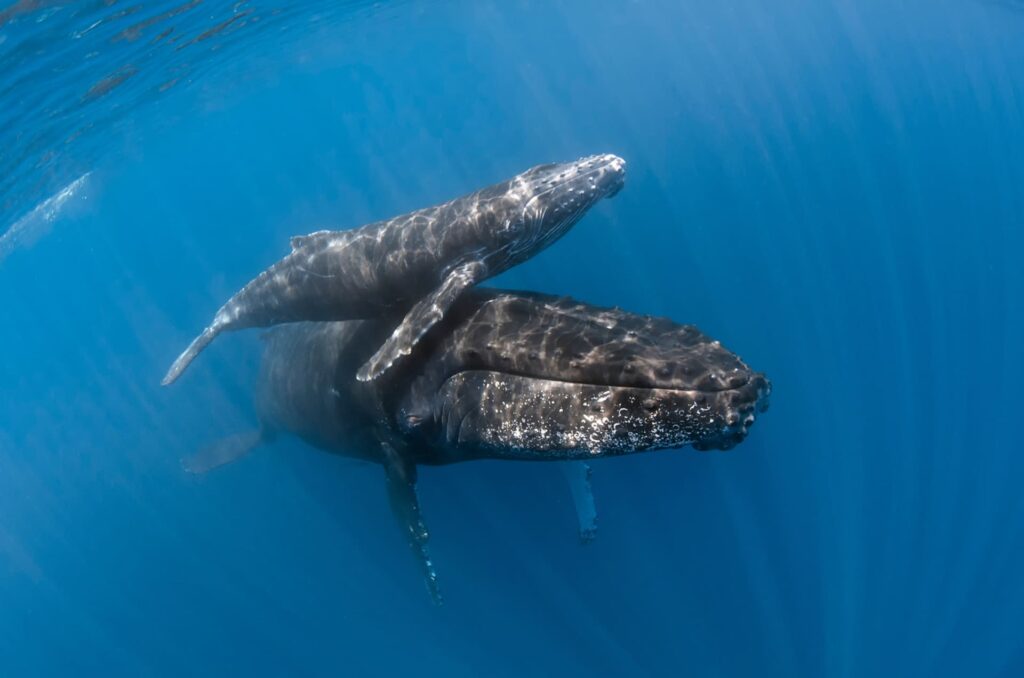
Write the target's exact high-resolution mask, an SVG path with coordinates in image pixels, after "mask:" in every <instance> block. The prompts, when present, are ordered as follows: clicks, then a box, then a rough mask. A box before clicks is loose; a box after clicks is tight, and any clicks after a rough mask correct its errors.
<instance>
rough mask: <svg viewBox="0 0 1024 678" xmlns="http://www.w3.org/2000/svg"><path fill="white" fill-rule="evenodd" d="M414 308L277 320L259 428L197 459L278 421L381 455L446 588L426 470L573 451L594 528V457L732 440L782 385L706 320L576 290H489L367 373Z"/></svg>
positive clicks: (197, 463) (424, 564)
mask: <svg viewBox="0 0 1024 678" xmlns="http://www.w3.org/2000/svg"><path fill="white" fill-rule="evenodd" d="M401 322H402V315H401V313H395V314H393V315H391V316H384V317H380V318H375V319H371V320H356V321H345V322H304V323H295V324H290V325H284V326H281V327H276V328H273V329H271V330H269V331H268V332H267V333H266V334H265V337H264V338H265V347H264V354H263V358H262V362H261V368H260V377H259V380H258V383H257V387H256V397H255V401H256V410H257V413H258V416H259V420H260V427H259V429H258V430H255V431H252V432H249V433H242V434H237V435H235V436H232V437H230V438H227V439H225V440H224V441H222V442H220V443H217V444H215V445H213V446H211V447H210V448H207V449H206V450H204V451H201V452H200V453H198V454H197V455H196V456H195V457H194V458H193V459H190V460H188V461H187V462H186V469H188V470H190V471H193V472H203V471H206V470H209V469H210V468H213V467H215V466H219V465H221V464H225V463H227V462H229V461H232V460H234V459H237V458H239V457H241V456H242V455H244V454H245V453H247V452H248V451H250V450H251V449H253V448H254V447H256V446H258V445H259V444H260V443H262V442H265V441H267V440H269V439H270V438H271V437H273V436H274V435H275V434H277V433H290V434H293V435H296V436H298V437H300V438H301V439H303V440H305V441H306V442H307V443H309V444H311V445H313V446H315V447H318V448H320V449H322V450H326V451H328V452H332V453H335V454H339V455H343V456H347V457H352V458H356V459H361V460H364V461H369V462H373V463H376V464H380V465H381V466H382V467H383V469H384V476H385V485H386V487H387V492H388V496H389V499H390V504H391V508H392V511H393V513H394V515H395V517H396V519H397V520H398V523H399V526H400V527H401V529H402V531H403V533H404V534H405V535H406V538H407V541H408V544H409V546H410V547H411V549H412V551H413V553H414V555H415V556H416V559H417V562H418V564H419V567H420V570H421V571H422V574H423V577H424V580H425V582H426V585H427V589H428V591H429V593H430V595H431V597H432V599H433V600H434V601H435V602H436V603H440V602H441V593H440V588H439V585H438V580H437V574H436V572H435V568H434V565H433V563H432V561H431V559H430V556H429V553H428V550H427V541H428V538H429V533H428V530H427V527H426V523H425V521H424V520H423V517H422V513H421V510H420V506H419V501H418V499H417V496H416V468H417V466H420V465H443V464H453V463H458V462H465V461H471V460H476V459H509V460H528V461H563V462H567V463H566V464H562V466H563V468H564V469H565V471H566V475H567V477H568V478H569V481H570V484H571V487H572V491H573V499H574V503H575V505H576V507H577V511H578V518H579V523H580V537H581V538H582V539H583V540H585V541H586V540H588V539H590V538H592V537H593V531H594V528H595V517H596V512H595V508H594V501H593V496H592V494H591V492H590V468H589V466H587V465H586V463H587V462H589V461H590V460H593V459H596V458H600V457H607V456H613V455H624V454H633V453H638V452H643V451H647V450H659V449H671V448H679V447H683V446H686V445H690V446H693V447H694V448H696V449H699V450H710V449H722V450H726V449H729V448H731V447H733V446H734V445H736V444H737V443H739V442H741V441H742V440H743V439H744V438H745V437H746V435H747V434H748V432H749V430H750V427H751V425H752V424H753V423H754V420H755V418H756V416H757V413H758V412H761V411H763V410H764V409H766V408H767V405H768V396H769V393H770V390H771V386H770V383H769V382H768V380H767V379H766V378H765V376H764V375H763V374H761V373H758V372H754V371H753V370H751V369H750V368H749V367H748V366H747V365H746V364H745V363H744V362H743V361H742V360H741V359H740V358H739V357H737V356H736V355H735V354H733V353H731V352H730V351H728V350H727V349H725V348H724V347H723V346H722V345H721V344H720V343H719V342H718V341H715V340H713V339H711V338H710V337H708V336H707V335H705V334H703V333H702V332H701V331H700V330H698V329H697V328H696V327H693V326H690V325H681V324H677V323H675V322H672V321H671V320H667V319H663V318H654V317H650V316H641V315H636V314H633V313H629V312H626V311H623V310H620V309H614V308H601V307H597V306H592V305H589V304H585V303H581V302H578V301H574V300H572V299H569V298H564V297H562V298H556V297H552V296H547V295H542V294H536V293H529V292H508V291H500V290H492V289H487V288H474V289H473V290H470V291H468V292H467V293H466V294H464V295H461V296H460V297H459V298H458V299H456V300H455V301H454V303H453V305H452V307H451V309H450V310H449V312H448V313H447V314H445V316H444V317H443V318H442V319H440V320H439V321H438V322H437V323H436V324H435V326H434V327H433V328H431V330H430V331H429V332H427V333H426V335H425V336H424V337H423V339H422V340H421V341H420V342H419V343H418V344H417V345H416V346H415V347H414V348H413V350H412V352H411V354H410V356H409V359H407V360H404V361H402V362H401V363H400V364H398V365H396V366H395V369H393V370H390V371H389V372H388V373H387V374H385V375H383V376H382V377H381V378H380V379H376V380H373V381H369V382H363V381H359V380H358V379H357V378H356V373H357V371H358V370H359V368H360V366H361V365H362V364H363V363H364V362H365V361H366V359H367V357H368V356H369V355H370V354H372V353H373V351H374V350H376V348H377V347H378V346H379V345H380V342H381V340H382V339H383V338H385V337H386V336H388V335H389V334H390V333H391V332H392V331H393V328H394V327H395V325H396V324H399V323H401Z"/></svg>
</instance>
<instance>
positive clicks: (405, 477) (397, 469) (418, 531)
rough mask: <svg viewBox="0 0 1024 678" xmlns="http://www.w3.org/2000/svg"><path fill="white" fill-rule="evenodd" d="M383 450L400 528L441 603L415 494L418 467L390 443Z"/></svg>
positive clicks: (433, 596) (432, 596)
mask: <svg viewBox="0 0 1024 678" xmlns="http://www.w3.org/2000/svg"><path fill="white" fill-rule="evenodd" d="M381 449H382V450H383V452H384V474H385V477H386V478H387V487H388V501H389V503H390V504H391V512H392V513H393V514H394V516H395V520H397V521H398V527H399V528H400V529H401V530H402V532H404V533H405V537H406V539H407V540H408V543H409V547H410V548H411V549H412V552H413V555H414V556H415V557H416V561H417V563H419V566H420V569H421V570H422V573H423V581H424V583H425V584H426V585H427V592H428V593H429V594H430V599H431V600H432V601H433V602H434V604H435V605H441V604H442V603H443V602H444V600H443V599H442V598H441V589H440V587H439V586H438V584H437V572H436V571H435V570H434V564H433V563H432V562H431V561H430V554H429V553H428V552H427V541H428V540H429V539H430V533H429V532H428V531H427V525H426V523H424V522H423V516H422V515H421V514H420V502H419V499H418V498H417V497H416V466H415V465H414V464H412V463H410V462H408V461H406V460H404V459H402V458H401V456H400V455H399V453H398V451H397V450H396V449H395V448H393V447H392V446H391V445H390V444H388V443H387V442H382V443H381Z"/></svg>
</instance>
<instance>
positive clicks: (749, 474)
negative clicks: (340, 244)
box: [0, 0, 1024, 676]
mask: <svg viewBox="0 0 1024 678" xmlns="http://www.w3.org/2000/svg"><path fill="white" fill-rule="evenodd" d="M1021 64H1024V4H1018V3H1015V2H985V1H980V0H930V1H928V2H925V1H923V0H906V1H899V2H890V1H887V2H881V1H876V0H866V1H864V2H852V1H847V0H792V1H791V2H787V3H760V2H754V1H753V0H729V1H726V2H720V3H707V2H691V1H690V0H634V1H632V2H611V1H607V2H606V1H604V0H596V1H586V2H585V1H584V0H558V1H555V2H540V1H534V0H510V1H508V2H505V1H499V0H479V1H477V0H474V1H473V2H469V1H457V0H450V1H446V2H414V1H408V2H376V3H370V2H349V3H345V2H335V3H310V4H307V5H302V6H301V7H296V6H292V5H289V6H273V5H271V4H268V3H265V2H264V3H260V2H255V1H253V2H237V3H219V2H189V3H186V4H176V3H175V2H170V3H156V2H154V3H145V4H134V5H128V4H125V3H122V2H115V1H112V0H108V1H106V2H99V1H92V2H77V3H61V2H55V3H51V2H38V1H27V0H19V1H18V2H16V3H15V4H12V5H9V6H8V7H6V8H5V9H0V175H2V176H0V228H2V229H3V231H0V233H2V235H0V309H2V315H0V317H2V325H0V327H2V331H0V674H2V675H5V676H42V675H59V676H65V675H124V676H142V675H153V676H164V675H167V676H171V675H174V676H177V675H311V676H312V675H354V676H364V675H367V676H369V675H381V676H384V675H422V676H433V675H438V676H519V675H562V676H564V675H624V676H625V675H665V676H676V675H696V676H734V675H735V676H746V675H758V676H763V675H778V676H1019V675H1024V575H1022V574H1021V573H1022V572H1024V531H1022V525H1024V493H1022V492H1021V489H1020V488H1021V487H1022V485H1024V456H1022V454H1021V453H1022V451H1024V435H1022V433H1021V425H1020V413H1019V410H1020V408H1021V405H1024V399H1022V396H1021V393H1020V388H1021V384H1022V383H1024V358H1022V351H1021V346H1024V314H1022V310H1021V309H1022V303H1024V267H1022V265H1021V252H1022V249H1024V248H1022V246H1024V229H1022V224H1024V197H1022V193H1021V190H1020V187H1021V186H1022V185H1024V69H1022V68H1021V67H1020V66H1021ZM597 152H613V153H616V154H618V155H621V156H622V157H624V158H626V160H627V161H628V163H629V170H628V178H627V183H626V187H625V188H624V189H623V191H622V192H621V193H620V194H619V195H618V196H617V197H616V198H615V199H614V200H611V201H604V202H602V203H601V204H599V205H598V206H597V207H595V208H594V209H593V210H592V212H591V213H589V214H588V215H587V217H586V218H585V219H584V220H583V221H582V222H581V223H580V224H578V225H577V226H576V227H575V228H574V229H573V230H572V231H571V232H570V233H569V234H568V235H567V236H566V237H565V238H563V239H562V240H561V241H559V242H558V243H556V244H555V245H554V246H553V247H551V248H550V249H549V250H547V251H545V252H543V253H541V254H540V255H539V256H537V257H536V258H535V259H533V260H531V261H529V262H527V263H526V264H524V265H522V266H520V267H518V268H516V269H513V270H512V271H510V272H508V273H506V274H504V275H502V276H501V277H500V278H498V279H496V280H495V281H493V282H494V284H497V285H500V286H504V287H512V288H521V289H530V290H537V291H543V292H550V293H555V294H569V295H572V296H575V297H577V298H580V299H582V300H585V301H588V302H591V303H595V304H601V305H620V306H622V307H624V308H627V309H630V310H633V311H637V312H643V313H654V314H658V315H665V316H669V317H671V318H673V319H675V320H677V321H680V322H688V323H694V324H697V325H698V326H700V327H701V328H702V329H703V330H704V331H706V332H708V333H709V334H711V335H713V336H715V337H716V338H719V339H721V340H722V342H723V343H724V344H725V345H726V346H727V347H729V348H730V349H732V350H735V351H737V352H738V353H739V354H741V355H742V356H743V358H744V359H745V360H746V361H747V362H748V363H749V364H750V365H751V366H752V367H754V368H756V369H759V370H763V371H764V372H766V373H767V374H768V376H769V377H770V378H771V379H772V381H773V386H774V392H773V398H772V406H771V409H770V410H769V411H767V412H766V413H765V414H764V415H762V416H761V417H760V418H759V419H758V421H757V423H756V424H755V425H754V428H753V430H752V433H751V435H750V437H749V438H748V439H747V440H746V441H745V442H744V443H743V444H741V445H740V446H738V447H737V448H736V449H734V450H731V451H729V452H725V453H697V452H694V451H692V450H680V451H672V452H660V453H655V454H639V455H634V456H630V457H624V458H619V459H610V460H601V461H599V462H596V463H595V464H594V488H595V493H596V500H597V504H598V510H599V514H600V530H599V534H598V538H597V539H596V541H595V542H594V543H592V544H589V545H586V546H583V545H581V544H580V543H579V542H578V540H577V538H576V534H575V523H574V520H575V518H574V515H573V511H572V503H571V497H570V494H569V492H568V490H567V488H566V487H565V483H564V480H563V478H562V476H561V474H560V473H559V472H558V470H557V469H555V468H553V467H552V466H550V465H546V464H529V463H511V462H497V461H495V462H477V463H471V464H462V465H455V466H448V467H441V468H426V469H422V470H421V472H420V483H419V492H420V498H421V502H422V505H423V510H424V512H425V516H426V518H427V520H428V522H429V524H430V527H431V533H432V537H431V548H432V555H433V557H434V560H435V561H436V564H437V567H438V570H439V573H440V576H441V582H442V585H443V587H444V591H445V597H446V601H447V602H446V605H445V606H444V607H441V608H435V607H433V606H432V605H431V603H430V601H429V598H428V597H427V596H426V594H425V592H424V590H423V585H422V582H421V580H420V578H419V575H418V572H417V570H416V567H415V564H414V563H413V562H412V559H411V558H410V557H409V554H408V549H407V548H406V546H405V544H404V543H403V541H402V537H401V535H400V534H399V532H398V531H397V530H396V529H395V527H394V524H393V520H392V518H391V516H390V515H389V514H388V508H387V500H386V497H385V493H384V490H383V478H382V474H381V472H380V470H379V469H377V468H375V467H369V466H361V465H357V464H354V463H350V462H346V461H344V460H342V459H339V458H335V457H332V456H330V455H327V454H324V453H322V452H318V451H315V450H313V449H311V448H309V447H307V446H305V445H303V444H302V443H300V442H298V441H296V440H292V439H287V438H282V439H280V440H279V441H277V442H276V443H274V445H272V446H271V447H269V448H267V449H265V450H262V451H261V452H259V453H254V454H253V455H251V456H250V457H247V458H245V459H243V460H241V461H239V462H237V463H236V464H234V465H231V466H228V467H225V468H223V469H219V470H218V471H216V472H214V473H211V474H209V475H208V476H206V477H202V478H200V479H196V478H192V477H189V476H187V475H186V474H184V473H183V472H182V470H181V467H180V465H179V460H180V459H181V458H182V457H184V456H187V455H188V454H190V453H191V452H193V451H194V450H196V449H198V448H199V447H201V446H202V445H204V444H206V443H208V442H210V441H211V440H215V439H217V438H218V437H221V436H224V435H227V434H230V433H234V432H236V431H238V430H241V429H244V428H246V427H250V426H251V425H252V422H253V420H254V414H253V409H252V403H251V387H252V384H253V381H254V377H255V370H256V366H257V363H258V356H259V341H258V340H257V338H256V334H257V333H256V332H248V333H237V334H232V335H228V336H225V337H223V338H221V339H219V340H218V341H217V342H216V343H215V344H214V345H213V346H212V347H211V348H210V349H208V350H207V351H206V352H205V353H204V354H203V356H202V358H201V359H200V360H199V361H197V363H196V364H195V365H194V366H193V367H192V368H191V369H190V370H189V373H188V374H187V376H186V378H184V379H182V381H181V382H180V383H178V384H175V385H174V386H173V387H172V388H161V387H160V386H159V381H160V378H161V376H162V375H163V372H164V370H166V368H167V366H168V364H169V363H170V361H171V360H172V359H173V358H174V356H176V355H177V353H178V351H180V350H181V348H182V347H183V346H184V345H185V344H186V343H187V341H188V340H189V339H190V338H191V337H192V336H193V335H194V334H195V332H196V331H197V330H198V329H199V328H201V327H202V326H203V325H204V324H205V323H206V321H207V320H208V319H209V318H210V317H211V315H212V313H213V312H214V311H215V310H216V308H217V307H218V306H219V304H220V303H221V302H222V301H223V300H224V299H226V298H227V297H228V296H229V295H230V294H232V293H233V292H234V291H235V290H236V289H237V288H238V287H240V286H241V285H242V284H243V283H244V282H246V281H247V280H248V279H249V278H251V277H252V275H254V274H255V273H256V272H258V271H260V270H262V269H263V268H264V267H266V266H267V265H269V264H270V263H272V262H273V261H275V260H276V259H278V258H279V257H280V256H282V255H283V254H284V253H285V252H286V251H287V239H288V237H289V236H292V235H295V234H300V233H306V232H309V231H313V230H317V229H320V228H328V227H332V228H345V227H352V226H358V225H360V224H363V223H366V222H368V221H371V220H374V219H379V218H384V217H388V216H391V215H394V214H399V213H402V212H405V211H409V210H411V209H415V208H418V207H422V206H426V205H431V204H435V203H437V202H440V201H442V200H445V199H448V198H451V197H453V196H456V195H459V194H462V193H464V192H467V191H470V190H473V189H475V188H478V187H480V186H482V185H484V184H486V183H489V182H492V181H497V180H500V179H503V178H506V177H508V176H510V175H512V174H514V173H515V172H518V171H520V170H522V169H524V168H526V167H529V166H531V165H534V164H537V163H540V162H549V161H558V160H566V159H571V158H575V157H578V156H581V155H585V154H590V153H597ZM1014 347H1016V348H1014Z"/></svg>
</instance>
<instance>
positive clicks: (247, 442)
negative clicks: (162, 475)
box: [181, 427, 271, 475]
mask: <svg viewBox="0 0 1024 678" xmlns="http://www.w3.org/2000/svg"><path fill="white" fill-rule="evenodd" d="M270 439H271V435H270V433H269V432H268V431H267V429H266V428H265V427H260V428H258V429H254V430H252V431H245V432H243V433H236V434H234V435H231V436H228V437H226V438H222V439H220V440H218V441H217V442H215V443H211V444H210V445H207V446H206V447H204V448H202V449H201V450H199V451H198V452H196V453H195V454H193V455H192V456H190V457H185V458H184V459H182V460H181V467H182V468H183V469H185V471H186V472H188V473H191V474H193V475H201V474H203V473H206V472H207V471H211V470H213V469H215V468H217V467H218V466H224V465H225V464H230V463H231V462H233V461H238V460H239V459H241V458H242V457H244V456H245V455H247V454H249V453H250V452H252V451H253V450H254V449H256V448H257V447H259V446H260V445H262V444H263V443H265V442H269V441H270Z"/></svg>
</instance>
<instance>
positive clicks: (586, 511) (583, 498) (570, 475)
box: [562, 461, 597, 544]
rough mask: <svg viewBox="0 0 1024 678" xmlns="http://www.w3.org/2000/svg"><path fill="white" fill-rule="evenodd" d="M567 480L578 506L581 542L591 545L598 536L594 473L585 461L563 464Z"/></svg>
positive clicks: (577, 517) (577, 513) (577, 515)
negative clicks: (592, 476)
mask: <svg viewBox="0 0 1024 678" xmlns="http://www.w3.org/2000/svg"><path fill="white" fill-rule="evenodd" d="M562 471H563V472H564V473H565V479H566V480H568V481H569V490H570V491H571V492H572V501H573V504H575V505H576V520H577V521H578V522H579V526H580V541H581V542H583V543H584V544H587V543H590V542H592V541H593V540H594V537H596V536H597V506H596V505H595V504H594V490H593V488H592V487H591V486H590V478H591V475H592V474H593V472H592V471H591V470H590V464H588V463H587V462H585V461H567V462H563V463H562Z"/></svg>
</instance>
